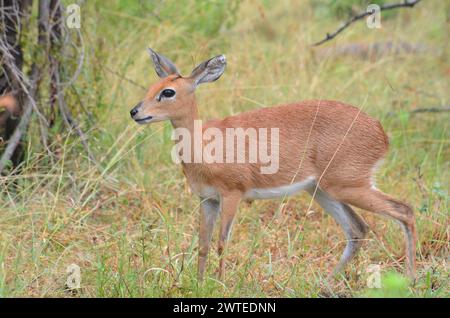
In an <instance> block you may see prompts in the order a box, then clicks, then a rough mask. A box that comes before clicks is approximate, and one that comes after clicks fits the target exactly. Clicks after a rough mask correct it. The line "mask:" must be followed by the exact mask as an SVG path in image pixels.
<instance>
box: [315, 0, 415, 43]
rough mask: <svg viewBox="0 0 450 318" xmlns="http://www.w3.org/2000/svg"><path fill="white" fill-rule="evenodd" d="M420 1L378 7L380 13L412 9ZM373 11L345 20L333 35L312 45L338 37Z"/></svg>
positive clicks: (330, 34)
mask: <svg viewBox="0 0 450 318" xmlns="http://www.w3.org/2000/svg"><path fill="white" fill-rule="evenodd" d="M420 1H421V0H412V1H409V0H404V1H403V2H401V3H391V4H385V5H382V6H380V11H387V10H391V9H397V8H403V7H409V8H412V7H414V6H415V5H416V4H417V3H419V2H420ZM374 13H375V12H374V11H365V12H361V13H359V14H357V15H355V16H353V17H351V18H350V19H349V20H347V21H346V22H345V23H344V24H343V25H342V26H341V27H339V28H338V29H337V30H336V31H334V32H333V33H327V36H326V37H325V38H324V39H323V40H321V41H319V42H316V43H314V44H313V46H319V45H321V44H323V43H325V42H327V41H330V40H331V39H333V38H334V37H336V35H338V34H339V33H341V32H342V31H344V30H345V29H346V28H348V27H349V26H350V25H351V24H352V23H354V22H356V21H358V20H361V19H363V18H365V17H367V16H369V15H372V14H374Z"/></svg>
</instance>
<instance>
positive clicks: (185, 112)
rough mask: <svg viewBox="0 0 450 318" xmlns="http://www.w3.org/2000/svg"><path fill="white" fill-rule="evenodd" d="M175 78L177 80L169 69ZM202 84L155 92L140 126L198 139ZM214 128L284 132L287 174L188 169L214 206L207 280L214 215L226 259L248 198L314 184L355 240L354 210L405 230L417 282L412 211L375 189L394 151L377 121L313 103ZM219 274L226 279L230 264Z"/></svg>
mask: <svg viewBox="0 0 450 318" xmlns="http://www.w3.org/2000/svg"><path fill="white" fill-rule="evenodd" d="M155 54H156V53H155ZM166 63H168V62H166ZM173 69H174V68H172V69H171V70H172V72H173ZM167 72H168V73H169V74H170V70H169V69H168V70H167ZM194 79H195V78H194V76H193V75H191V76H190V77H181V76H180V75H179V74H172V75H168V76H167V77H164V78H162V79H161V81H159V82H158V83H156V84H154V85H153V86H151V87H150V89H149V90H148V93H147V95H146V97H145V99H144V100H143V101H142V104H140V105H139V108H138V110H139V112H138V113H137V114H136V115H134V114H132V115H133V118H135V119H139V118H145V117H147V116H153V117H154V119H152V121H160V120H166V119H167V120H170V121H171V122H172V124H173V126H174V128H187V129H189V130H190V131H191V132H192V135H193V129H194V120H196V119H198V111H197V104H196V100H195V95H194V89H195V85H194V84H193V83H194ZM165 88H171V89H174V90H175V91H176V98H175V99H171V100H163V101H157V98H156V97H157V96H158V94H159V93H160V92H161V91H162V90H163V89H165ZM209 127H216V128H218V129H220V130H221V131H225V129H226V128H238V127H240V128H244V129H246V128H256V129H257V128H279V140H280V149H279V154H280V162H279V171H278V172H276V173H274V174H261V173H260V169H259V168H260V163H254V164H251V163H246V164H238V163H213V164H206V163H184V162H183V163H182V165H183V172H184V174H185V175H186V178H187V180H188V182H189V184H190V186H191V188H192V189H193V190H194V192H196V193H197V194H199V195H200V197H201V198H202V199H203V200H206V201H208V204H209V206H208V205H206V206H204V207H202V212H201V219H200V239H199V244H200V247H199V276H200V278H201V277H202V276H203V272H204V270H205V262H206V257H207V254H208V250H209V243H210V239H211V234H212V228H213V226H214V220H215V216H214V218H213V217H211V211H213V210H215V209H217V210H218V211H219V210H220V218H221V229H220V236H219V247H218V252H219V255H221V256H222V254H223V251H224V248H225V243H226V240H227V238H228V234H229V231H230V227H231V224H232V222H233V219H234V216H235V214H236V211H237V208H238V205H239V202H240V201H241V199H243V196H244V194H245V193H246V192H247V191H248V190H250V189H255V188H258V189H264V188H273V187H279V186H284V185H290V184H293V183H295V182H301V181H303V180H305V179H307V178H308V177H313V178H314V180H315V181H316V183H317V187H316V189H315V190H316V191H317V189H319V191H321V192H322V198H325V199H324V200H325V205H326V203H327V202H334V204H335V205H338V208H339V209H340V210H339V211H337V212H339V213H341V216H343V217H344V218H345V220H344V221H343V223H342V222H341V223H340V225H342V226H343V228H344V229H345V228H347V230H346V231H347V232H346V234H348V239H349V240H357V241H358V240H361V239H363V238H364V235H365V234H366V232H367V225H366V224H365V222H364V221H363V220H362V219H361V218H360V217H359V216H358V215H357V214H356V213H355V212H354V211H353V210H352V209H351V208H350V206H349V205H354V206H356V207H359V208H363V209H365V210H368V211H372V212H375V213H379V214H382V215H386V216H390V217H392V218H394V219H396V220H398V221H399V222H400V223H401V224H402V225H403V227H404V229H405V233H406V236H407V261H408V269H409V271H410V273H411V275H414V268H415V241H416V233H415V222H414V215H413V213H412V209H411V208H410V207H409V206H408V205H406V204H404V203H402V202H400V201H398V200H396V199H394V198H391V197H390V196H388V195H386V194H384V193H382V192H381V191H379V190H377V189H376V188H375V187H374V185H373V184H372V179H371V178H372V174H373V172H374V169H375V167H376V164H377V163H378V162H379V161H380V160H381V159H382V158H383V157H384V156H385V154H386V152H387V149H388V138H387V136H386V134H385V133H384V131H383V128H382V126H381V124H380V123H379V122H378V121H377V120H375V119H373V118H372V117H370V116H369V115H367V114H365V113H364V112H361V111H360V110H359V109H358V108H356V107H353V106H350V105H347V104H344V103H341V102H337V101H328V100H311V101H303V102H299V103H295V104H289V105H281V106H275V107H270V108H261V109H257V110H253V111H249V112H244V113H241V114H238V115H235V116H230V117H226V118H224V119H221V120H211V121H208V122H206V123H204V124H203V130H205V129H207V128H209ZM204 189H214V191H217V193H218V197H219V199H217V200H216V199H212V200H211V198H207V197H205V195H204V194H203V193H204V191H203V190H204ZM310 192H311V193H312V191H310ZM313 194H314V195H315V194H316V192H315V191H314V192H313ZM318 195H320V194H318ZM327 200H328V201H327ZM215 204H216V205H215ZM338 223H339V220H338ZM348 244H349V252H348V254H349V255H348V256H346V257H343V259H341V263H342V264H341V263H340V265H342V266H344V265H345V263H346V262H348V261H349V260H350V259H351V257H352V256H353V255H354V254H355V253H356V251H357V248H358V247H359V246H360V242H357V243H354V242H353V243H352V242H350V241H349V243H348ZM342 266H338V269H340V268H341V267H342ZM219 273H220V275H221V276H222V275H223V274H224V261H223V257H221V260H220V271H219Z"/></svg>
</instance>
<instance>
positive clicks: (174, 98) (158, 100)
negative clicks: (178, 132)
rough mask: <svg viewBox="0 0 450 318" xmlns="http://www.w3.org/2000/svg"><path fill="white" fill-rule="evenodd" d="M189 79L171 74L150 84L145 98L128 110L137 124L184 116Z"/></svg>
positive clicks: (189, 91)
mask: <svg viewBox="0 0 450 318" xmlns="http://www.w3.org/2000/svg"><path fill="white" fill-rule="evenodd" d="M190 87H192V84H191V81H190V80H189V79H187V78H183V77H181V76H180V75H178V74H172V75H169V76H167V77H165V78H163V79H162V80H161V81H159V82H157V83H155V84H154V85H152V86H151V87H150V88H149V89H148V91H147V94H146V96H145V98H144V99H143V100H142V101H141V102H139V103H138V104H137V105H136V106H134V107H133V109H131V111H130V115H131V118H133V119H134V121H136V122H137V123H138V124H148V123H153V122H158V121H162V120H173V119H177V118H179V117H182V116H185V115H186V112H187V111H188V109H187V107H184V105H185V101H186V100H187V98H188V97H189V95H191V94H192V89H190Z"/></svg>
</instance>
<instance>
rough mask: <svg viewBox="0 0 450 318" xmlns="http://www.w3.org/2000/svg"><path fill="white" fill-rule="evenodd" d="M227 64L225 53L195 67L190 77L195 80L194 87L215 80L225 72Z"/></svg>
mask: <svg viewBox="0 0 450 318" xmlns="http://www.w3.org/2000/svg"><path fill="white" fill-rule="evenodd" d="M226 65H227V59H226V58H225V55H219V56H215V57H213V58H212V59H209V60H208V61H205V62H203V63H201V64H200V65H198V66H197V67H196V68H194V70H193V71H192V73H191V75H190V76H189V77H190V78H192V79H193V80H194V87H195V86H197V85H198V84H201V83H207V82H214V81H215V80H217V79H219V77H220V76H221V75H222V74H223V72H224V71H225V66H226Z"/></svg>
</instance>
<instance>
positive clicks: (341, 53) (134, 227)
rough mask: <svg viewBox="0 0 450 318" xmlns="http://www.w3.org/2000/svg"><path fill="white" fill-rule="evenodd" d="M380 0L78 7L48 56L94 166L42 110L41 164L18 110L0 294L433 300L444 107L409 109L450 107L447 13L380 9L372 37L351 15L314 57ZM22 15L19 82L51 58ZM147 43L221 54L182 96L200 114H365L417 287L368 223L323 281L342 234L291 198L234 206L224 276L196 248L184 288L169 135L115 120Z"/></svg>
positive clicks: (146, 64)
mask: <svg viewBox="0 0 450 318" xmlns="http://www.w3.org/2000/svg"><path fill="white" fill-rule="evenodd" d="M393 2H396V1H395V0H392V1H391V0H382V1H381V0H380V1H366V0H345V1H344V0H342V1H335V0H329V1H327V0H310V1H294V0H281V1H271V0H263V1H257V0H248V1H237V0H231V1H219V0H210V1H200V0H180V1H163V0H154V1H143V0H142V1H141V0H111V1H108V2H105V1H98V0H90V1H78V2H77V3H78V4H79V5H80V8H81V29H80V30H79V32H78V31H77V30H74V29H66V30H65V31H64V32H66V33H64V37H62V38H64V39H67V38H68V39H69V40H68V42H67V41H66V42H64V43H66V45H65V50H64V51H63V50H62V49H59V48H58V46H57V47H56V48H53V49H52V51H51V52H52V54H53V56H55V58H56V59H57V60H58V61H59V65H60V69H59V75H60V76H61V82H63V83H70V85H67V87H65V89H64V91H63V95H64V100H65V102H66V104H67V107H68V109H69V110H70V112H71V114H72V116H73V117H74V120H75V121H76V122H77V123H78V124H79V128H80V129H81V130H82V131H83V134H84V136H85V137H86V140H87V143H88V147H89V149H90V152H91V155H92V157H93V158H94V160H90V159H89V158H88V153H87V152H86V146H85V145H83V143H82V142H81V139H80V135H79V134H78V133H77V131H76V129H75V128H74V127H73V126H70V125H69V127H67V125H66V126H65V125H64V118H63V116H61V112H60V111H58V110H57V111H55V114H54V123H53V125H52V126H51V127H49V129H48V143H49V147H48V148H49V149H50V153H49V151H48V149H45V147H44V145H43V144H42V136H41V133H42V123H41V122H40V121H39V116H37V115H36V114H34V115H33V117H32V118H31V122H30V125H29V127H28V132H27V134H26V135H25V136H24V137H23V138H22V145H23V149H24V158H23V161H22V162H21V163H20V165H19V166H17V167H14V166H12V163H11V164H10V165H9V166H8V169H6V170H5V171H4V173H3V175H2V176H1V177H0V178H1V179H0V180H1V195H0V206H1V213H0V296H3V297H11V296H67V297H78V296H86V297H162V296H164V297H167V296H169V297H172V296H181V297H183V296H200V297H203V296H206V297H209V296H216V297H222V296H225V297H233V296H234V297H236V296H241V297H246V296H248V297H254V296H262V297H264V296H283V297H323V296H331V297H358V296H373V297H378V296H383V295H400V296H404V297H410V296H416V297H417V296H418V297H448V296H449V294H448V292H449V290H448V286H449V284H448V264H447V263H448V256H449V254H448V252H449V237H450V233H449V191H448V189H449V180H450V176H449V155H450V153H449V152H450V151H449V142H450V139H449V132H448V123H449V122H450V121H449V115H448V112H429V111H425V112H423V109H430V108H433V109H445V108H448V106H449V104H450V90H449V87H450V58H449V57H450V48H449V29H450V14H449V12H450V4H449V3H447V2H445V1H432V0H431V1H430V0H424V1H422V2H420V3H419V4H418V5H417V6H416V7H414V8H412V9H409V8H405V9H399V10H392V11H388V12H386V14H384V13H383V14H382V22H381V23H382V28H381V29H369V28H367V26H366V24H365V21H364V20H361V21H359V22H357V23H355V24H354V25H352V26H351V27H350V28H349V29H347V30H346V31H344V32H343V33H342V34H340V35H339V36H338V37H336V38H335V39H333V40H332V41H329V42H326V43H325V44H323V45H322V46H318V47H312V43H315V42H317V41H319V40H320V39H322V38H323V37H324V36H325V35H326V33H327V32H332V31H334V30H335V29H336V28H337V27H338V26H340V25H341V23H342V22H343V21H345V20H346V19H348V18H349V17H351V16H352V15H354V14H355V13H359V12H362V11H365V8H366V6H367V4H368V3H379V4H386V3H393ZM72 3H73V1H68V0H67V1H66V0H65V1H63V5H64V6H63V7H64V8H66V7H67V6H68V5H70V4H72ZM38 11H39V9H38V1H33V3H32V4H31V9H30V15H29V16H28V17H27V19H26V23H25V24H24V25H25V26H28V27H27V28H24V29H23V31H22V32H23V33H22V35H21V38H20V44H21V47H22V50H23V56H24V65H23V71H24V73H25V74H31V71H32V69H33V64H37V65H45V63H47V62H46V61H47V57H48V56H49V54H50V53H49V51H45V50H43V49H42V47H41V46H39V45H37V44H36V38H37V35H38V34H37V33H38V31H37V29H36V28H35V27H32V26H34V25H36V23H37V20H38ZM63 13H64V11H63ZM67 43H68V44H67ZM147 46H150V47H152V48H153V49H155V50H157V51H158V52H161V53H162V54H164V55H166V56H167V57H169V58H170V59H171V60H173V61H174V62H175V63H176V64H177V66H178V67H179V69H180V70H181V72H182V73H183V74H189V73H190V71H191V70H192V69H193V68H194V67H195V66H196V65H197V64H198V63H200V62H202V61H203V60H205V59H207V58H209V57H211V56H213V55H217V54H221V53H223V54H225V55H226V56H227V59H228V66H227V70H226V72H225V74H224V76H223V77H222V78H221V79H220V80H219V81H217V82H215V83H213V84H210V85H205V86H203V87H201V88H200V89H199V90H198V93H197V97H198V102H199V108H200V113H201V117H202V118H203V119H210V118H215V117H216V118H218V117H224V116H228V115H232V114H236V113H239V112H242V111H246V110H250V109H255V108H260V107H265V106H270V105H274V104H281V103H288V102H295V101H300V100H305V99H336V100H340V101H343V102H347V103H350V104H353V105H355V106H358V107H362V108H363V110H364V111H365V112H367V113H369V114H371V115H373V116H374V117H376V118H378V119H379V120H380V121H381V122H382V124H383V126H384V127H385V130H386V132H387V133H388V135H389V136H390V142H391V150H390V153H389V155H388V157H387V158H386V160H385V163H384V165H383V167H382V168H381V170H380V171H379V174H378V179H377V181H378V186H379V187H380V188H381V189H383V190H385V191H386V192H388V193H391V194H392V195H394V196H396V197H399V198H402V199H404V200H405V201H407V202H409V203H410V204H411V205H412V206H413V207H414V210H415V212H416V215H417V220H418V221H417V222H418V230H419V239H420V241H419V251H418V255H417V257H418V280H417V282H416V283H415V284H413V285H411V284H409V283H405V281H404V278H403V277H402V276H401V275H402V273H403V272H404V271H403V260H404V259H403V258H404V253H403V237H402V235H401V233H400V231H398V228H397V225H396V224H391V222H387V221H385V220H382V219H380V218H377V217H374V216H373V215H370V214H369V213H367V212H362V214H363V215H364V217H365V218H366V219H367V221H368V223H369V224H370V226H371V228H372V230H373V232H372V233H371V234H370V235H369V237H368V239H367V242H365V244H364V246H363V249H362V251H361V253H360V255H359V256H358V258H357V259H356V260H355V261H353V262H352V264H351V265H350V266H349V268H348V269H347V271H346V273H345V274H344V275H343V276H342V277H339V278H338V279H337V280H336V281H333V282H330V281H327V280H325V277H326V276H327V274H328V272H329V271H330V270H331V269H332V267H333V265H334V264H335V262H336V261H337V258H338V257H339V255H340V251H341V250H342V249H343V247H344V246H345V240H344V237H343V235H342V233H341V232H340V230H339V228H338V227H337V225H336V224H335V223H334V221H333V220H332V219H331V218H330V217H328V216H327V215H325V214H324V213H323V212H322V210H321V209H320V208H319V207H318V206H316V205H313V209H312V211H310V212H309V213H306V212H307V211H306V209H307V206H308V203H309V197H306V196H303V195H302V196H296V197H292V198H289V199H288V200H284V201H282V202H279V201H261V202H255V203H254V204H253V205H251V206H243V207H241V209H240V213H239V215H238V220H237V222H236V225H235V230H234V233H233V236H232V239H231V243H230V248H229V257H228V259H229V261H228V264H227V266H228V269H227V273H228V276H227V278H226V280H225V281H224V282H219V281H217V280H216V276H215V270H216V265H217V257H216V256H215V255H214V253H211V256H210V261H209V264H210V266H209V273H208V279H207V280H206V282H205V285H204V286H198V285H197V282H196V253H197V250H196V248H197V224H198V221H197V215H198V208H199V206H198V203H199V202H198V200H197V199H196V198H194V197H193V195H192V194H191V193H190V191H189V189H188V187H187V185H186V184H185V180H184V177H183V175H182V173H181V170H180V167H178V166H176V165H175V164H173V163H172V161H171V159H170V158H171V157H170V151H171V148H172V142H171V140H170V136H171V129H172V128H171V126H170V124H169V123H159V124H155V125H151V126H145V127H142V126H137V125H136V124H135V123H134V122H133V121H132V120H131V119H130V118H129V110H130V109H131V107H132V106H133V105H135V104H136V103H137V102H138V101H140V100H141V99H142V97H143V96H144V94H145V89H146V87H148V86H149V85H150V84H152V83H153V82H155V81H156V80H157V76H156V74H155V73H154V70H153V68H152V65H151V61H150V59H149V57H148V54H147V52H146V50H145V48H146V47H147ZM81 62H82V63H81ZM48 63H50V62H48ZM49 65H51V64H49ZM44 74H46V75H43V78H44V79H43V81H45V80H47V81H48V82H49V83H50V84H51V76H50V75H48V73H45V72H44ZM74 74H75V75H77V76H76V80H74V81H73V82H70V79H71V78H73V76H74ZM52 96H53V95H52V89H51V85H50V86H44V85H41V87H40V92H39V95H38V98H37V99H36V103H37V104H38V107H39V108H40V109H41V110H42V112H43V113H44V114H46V116H47V115H48V114H50V113H51V111H50V110H49V108H48V105H51V98H52ZM365 100H367V102H366V103H364V101H365ZM280 124H282V123H280ZM72 263H75V264H77V265H79V266H80V268H81V288H80V289H77V290H68V289H67V286H66V279H67V273H66V268H67V266H68V265H70V264H72ZM370 264H380V265H381V267H382V271H383V273H387V276H386V277H385V278H383V281H385V282H387V283H386V284H385V286H384V289H382V290H380V291H373V290H367V286H366V279H367V273H366V272H365V268H367V266H369V265H370ZM383 275H384V274H383ZM383 277H384V276H383ZM389 286H393V287H389ZM399 286H400V287H399ZM386 288H387V289H386ZM390 289H392V290H390ZM397 289H398V290H400V291H399V292H398V293H397V292H396V291H397Z"/></svg>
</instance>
